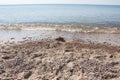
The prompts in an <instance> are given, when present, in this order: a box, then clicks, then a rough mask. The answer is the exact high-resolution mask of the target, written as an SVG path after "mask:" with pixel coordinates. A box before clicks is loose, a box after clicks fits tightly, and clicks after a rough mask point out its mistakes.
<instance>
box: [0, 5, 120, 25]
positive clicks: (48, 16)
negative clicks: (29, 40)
mask: <svg viewBox="0 0 120 80" xmlns="http://www.w3.org/2000/svg"><path fill="white" fill-rule="evenodd" d="M0 23H56V24H66V23H67V24H70V23H72V24H92V25H113V26H119V25H120V6H119V5H80V4H66V5H65V4H64V5H63V4H37V5H1V6H0Z"/></svg>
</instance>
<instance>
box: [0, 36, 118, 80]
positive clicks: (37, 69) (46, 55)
mask: <svg viewBox="0 0 120 80" xmlns="http://www.w3.org/2000/svg"><path fill="white" fill-rule="evenodd" d="M0 53H1V54H0V55H1V56H0V64H1V66H0V67H1V68H0V79H9V80H14V79H20V80H22V79H30V80H41V79H42V80H45V79H48V80H56V79H68V80H89V79H92V80H106V79H109V80H113V79H114V80H118V79H119V78H120V75H119V73H120V67H119V66H120V62H119V58H120V47H118V46H113V45H109V44H100V43H90V42H85V41H82V40H66V39H64V38H62V37H61V38H60V37H59V38H56V39H53V40H38V41H22V42H21V43H11V44H9V43H6V44H5V45H3V46H0ZM91 66H92V67H91Z"/></svg>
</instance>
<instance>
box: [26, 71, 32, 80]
mask: <svg viewBox="0 0 120 80" xmlns="http://www.w3.org/2000/svg"><path fill="white" fill-rule="evenodd" d="M31 75H32V72H31V71H28V72H25V73H24V79H28V78H29V77H30V76H31Z"/></svg>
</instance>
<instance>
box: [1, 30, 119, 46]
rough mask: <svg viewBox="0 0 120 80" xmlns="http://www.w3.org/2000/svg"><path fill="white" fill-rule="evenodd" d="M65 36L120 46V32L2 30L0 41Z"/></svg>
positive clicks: (66, 37)
mask: <svg viewBox="0 0 120 80" xmlns="http://www.w3.org/2000/svg"><path fill="white" fill-rule="evenodd" d="M60 36H61V37H64V38H65V39H68V40H69V39H72V40H85V41H91V42H98V43H104V42H107V43H109V44H112V45H118V46H120V34H94V33H92V34H86V33H74V32H61V31H50V30H49V31H47V30H45V31H43V30H39V31H35V30H21V31H19V30H0V41H4V42H7V41H24V40H41V39H54V38H57V37H60Z"/></svg>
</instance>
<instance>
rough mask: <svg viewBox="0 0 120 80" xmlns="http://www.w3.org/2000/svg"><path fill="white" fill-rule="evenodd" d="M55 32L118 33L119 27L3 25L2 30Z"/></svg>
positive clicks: (0, 26)
mask: <svg viewBox="0 0 120 80" xmlns="http://www.w3.org/2000/svg"><path fill="white" fill-rule="evenodd" d="M2 29H4V30H54V31H69V32H81V33H118V34H120V28H119V27H104V26H99V27H97V26H88V25H87V26H86V25H78V24H38V23H36V24H1V25H0V30H2Z"/></svg>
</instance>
